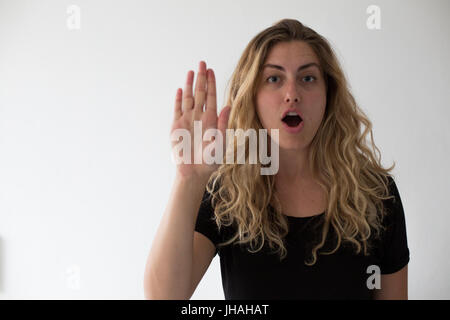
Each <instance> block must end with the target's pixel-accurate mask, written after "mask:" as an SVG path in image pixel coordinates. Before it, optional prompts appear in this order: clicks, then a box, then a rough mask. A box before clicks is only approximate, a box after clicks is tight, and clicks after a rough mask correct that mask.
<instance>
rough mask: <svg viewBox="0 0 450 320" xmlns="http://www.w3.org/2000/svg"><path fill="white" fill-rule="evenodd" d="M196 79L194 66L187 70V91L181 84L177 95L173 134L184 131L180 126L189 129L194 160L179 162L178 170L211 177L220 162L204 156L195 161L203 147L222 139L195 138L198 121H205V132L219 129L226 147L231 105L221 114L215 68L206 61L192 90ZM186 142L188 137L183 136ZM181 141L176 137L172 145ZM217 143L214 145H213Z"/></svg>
mask: <svg viewBox="0 0 450 320" xmlns="http://www.w3.org/2000/svg"><path fill="white" fill-rule="evenodd" d="M193 80H194V71H192V70H190V71H188V74H187V79H186V84H185V89H184V92H183V90H182V89H181V88H178V89H177V93H176V98H175V110H174V119H173V124H172V128H171V131H170V133H171V135H173V134H175V133H177V132H180V131H176V130H177V129H185V130H186V131H184V132H185V133H186V132H188V133H189V135H188V136H184V137H183V139H186V138H189V139H190V146H191V152H190V161H188V162H189V163H185V162H183V163H179V164H177V174H179V175H181V176H183V177H191V176H196V177H200V178H203V179H207V178H208V177H209V176H210V175H211V174H212V173H213V172H214V171H215V170H216V169H217V168H218V166H219V164H215V163H213V164H207V163H205V161H204V159H203V158H202V161H201V162H202V163H201V164H195V163H194V162H195V161H194V160H195V159H194V156H195V153H196V152H197V153H198V154H202V153H203V152H202V150H204V149H205V147H206V146H208V145H210V144H216V143H220V140H219V141H218V140H213V141H203V139H201V142H200V144H196V141H194V140H195V139H194V121H201V125H202V132H201V136H202V137H203V133H204V132H205V131H206V130H207V129H210V128H212V129H218V130H219V131H220V133H221V134H222V137H223V141H222V142H223V143H222V145H221V146H217V147H218V148H222V150H223V151H225V129H226V127H227V124H228V118H229V114H230V110H231V107H230V106H226V107H224V108H223V109H222V111H221V112H220V115H219V116H217V99H216V80H215V76H214V72H213V70H212V69H206V63H205V62H204V61H200V63H199V68H198V74H197V79H196V83H195V93H194V95H193V94H192V86H193ZM183 143H188V141H185V140H183ZM178 144H179V141H178V142H177V141H173V140H172V148H173V147H174V146H176V145H178ZM211 147H214V146H211Z"/></svg>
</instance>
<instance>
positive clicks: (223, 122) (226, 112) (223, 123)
mask: <svg viewBox="0 0 450 320" xmlns="http://www.w3.org/2000/svg"><path fill="white" fill-rule="evenodd" d="M230 112H231V107H230V106H225V107H224V108H223V109H222V111H220V114H219V119H218V120H217V129H218V130H219V131H220V133H222V137H225V129H226V128H227V127H228V119H229V118H230Z"/></svg>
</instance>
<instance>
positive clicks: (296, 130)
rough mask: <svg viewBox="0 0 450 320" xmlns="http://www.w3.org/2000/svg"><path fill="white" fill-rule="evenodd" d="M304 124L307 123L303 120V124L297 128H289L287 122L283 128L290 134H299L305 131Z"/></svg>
mask: <svg viewBox="0 0 450 320" xmlns="http://www.w3.org/2000/svg"><path fill="white" fill-rule="evenodd" d="M281 122H283V121H281ZM304 123H305V121H303V120H302V122H300V123H299V124H298V125H297V126H296V127H289V126H288V125H287V124H286V123H285V122H283V127H284V129H285V130H286V131H287V132H289V133H298V132H300V131H301V130H302V129H303V126H304Z"/></svg>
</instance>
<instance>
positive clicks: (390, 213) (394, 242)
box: [380, 177, 409, 274]
mask: <svg viewBox="0 0 450 320" xmlns="http://www.w3.org/2000/svg"><path fill="white" fill-rule="evenodd" d="M389 190H390V195H392V196H394V198H393V199H388V200H385V202H384V204H385V210H386V217H385V219H384V220H385V223H384V225H385V227H386V230H385V233H384V236H383V240H382V241H383V242H382V247H383V256H382V259H381V266H380V269H381V273H382V274H390V273H394V272H397V271H399V270H400V269H402V268H403V267H404V266H405V265H407V264H408V262H409V248H408V240H407V236H406V221H405V213H404V211H403V205H402V201H401V199H400V194H399V192H398V189H397V186H396V184H395V182H394V180H393V179H392V177H389Z"/></svg>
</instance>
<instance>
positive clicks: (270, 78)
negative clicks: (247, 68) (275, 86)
mask: <svg viewBox="0 0 450 320" xmlns="http://www.w3.org/2000/svg"><path fill="white" fill-rule="evenodd" d="M271 78H278V76H270V77H268V78H267V79H266V81H268V82H269V83H273V82H270V81H269V79H271Z"/></svg>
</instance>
